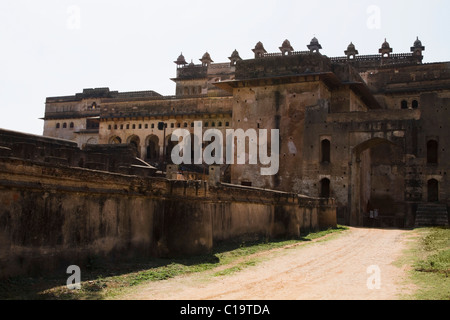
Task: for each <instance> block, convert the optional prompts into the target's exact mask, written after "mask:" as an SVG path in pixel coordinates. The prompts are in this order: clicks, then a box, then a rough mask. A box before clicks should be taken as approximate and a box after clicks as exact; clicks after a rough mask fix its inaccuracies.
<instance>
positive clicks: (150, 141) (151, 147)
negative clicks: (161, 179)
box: [145, 135, 160, 161]
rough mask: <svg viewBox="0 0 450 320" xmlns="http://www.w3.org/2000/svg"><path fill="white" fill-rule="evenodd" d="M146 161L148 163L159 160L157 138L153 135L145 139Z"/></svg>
mask: <svg viewBox="0 0 450 320" xmlns="http://www.w3.org/2000/svg"><path fill="white" fill-rule="evenodd" d="M146 146H147V147H146V155H145V157H146V159H147V160H149V161H158V160H159V150H160V147H159V138H158V137H157V136H155V135H151V136H149V137H148V138H147V143H146Z"/></svg>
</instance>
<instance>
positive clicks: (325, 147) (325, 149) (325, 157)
mask: <svg viewBox="0 0 450 320" xmlns="http://www.w3.org/2000/svg"><path fill="white" fill-rule="evenodd" d="M321 157H322V163H330V162H331V143H330V140H328V139H324V140H322V142H321Z"/></svg>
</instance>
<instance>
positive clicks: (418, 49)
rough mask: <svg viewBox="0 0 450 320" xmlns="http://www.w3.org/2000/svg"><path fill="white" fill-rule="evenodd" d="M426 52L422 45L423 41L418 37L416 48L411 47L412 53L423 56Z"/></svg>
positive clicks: (415, 42) (415, 43)
mask: <svg viewBox="0 0 450 320" xmlns="http://www.w3.org/2000/svg"><path fill="white" fill-rule="evenodd" d="M423 51H425V47H424V46H423V45H422V41H420V40H419V37H417V39H416V41H414V46H413V47H411V52H412V53H413V54H414V55H417V56H422V52H423Z"/></svg>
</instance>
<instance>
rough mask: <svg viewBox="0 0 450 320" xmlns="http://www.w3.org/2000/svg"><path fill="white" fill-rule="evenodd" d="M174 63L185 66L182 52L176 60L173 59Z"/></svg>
mask: <svg viewBox="0 0 450 320" xmlns="http://www.w3.org/2000/svg"><path fill="white" fill-rule="evenodd" d="M174 63H175V64H177V65H178V66H185V65H187V64H188V63H187V62H186V59H185V58H184V56H183V53H181V54H180V56H179V57H178V59H177V60H176V61H174Z"/></svg>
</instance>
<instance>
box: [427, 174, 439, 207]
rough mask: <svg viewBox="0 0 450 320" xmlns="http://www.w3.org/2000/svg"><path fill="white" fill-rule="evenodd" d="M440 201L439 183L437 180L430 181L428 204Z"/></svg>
mask: <svg viewBox="0 0 450 320" xmlns="http://www.w3.org/2000/svg"><path fill="white" fill-rule="evenodd" d="M438 201H439V182H438V181H437V180H436V179H431V180H428V202H438Z"/></svg>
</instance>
